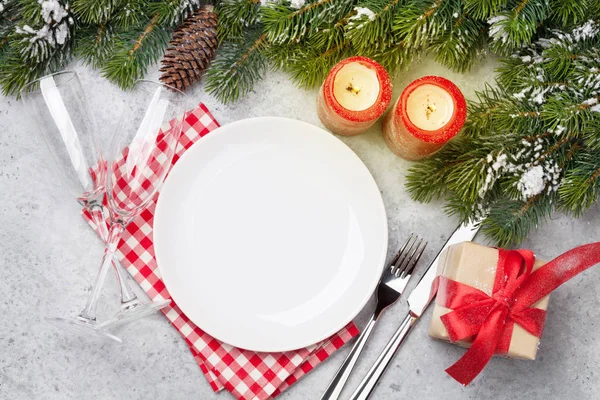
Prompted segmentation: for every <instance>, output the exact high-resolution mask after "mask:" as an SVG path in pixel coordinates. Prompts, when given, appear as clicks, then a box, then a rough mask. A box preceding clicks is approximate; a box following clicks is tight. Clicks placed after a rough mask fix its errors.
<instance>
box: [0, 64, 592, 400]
mask: <svg viewBox="0 0 600 400" xmlns="http://www.w3.org/2000/svg"><path fill="white" fill-rule="evenodd" d="M73 67H74V68H75V69H76V70H77V71H78V72H79V73H80V74H81V78H82V81H83V83H84V85H85V88H86V89H87V90H88V93H89V94H90V100H91V101H92V104H93V106H94V107H95V109H96V110H97V115H96V117H97V119H98V121H99V122H100V124H101V126H102V133H103V134H104V135H108V134H109V133H110V131H111V129H112V124H113V122H114V120H115V118H116V117H115V115H116V112H117V110H119V109H123V110H125V111H127V108H126V106H125V107H121V106H120V105H119V104H120V102H122V101H126V100H127V94H126V93H123V92H121V91H120V90H119V89H117V88H116V87H115V86H113V85H111V84H109V83H107V82H106V81H105V80H104V79H102V78H101V77H100V76H99V75H98V73H97V72H94V71H91V70H90V69H87V68H85V67H82V66H80V65H74V66H73ZM493 67H494V64H493V61H488V62H487V63H485V64H483V65H481V66H479V67H478V68H476V69H475V70H473V71H472V72H471V73H470V74H469V75H466V76H461V75H457V74H454V73H451V72H449V71H447V70H445V69H443V68H441V67H439V66H436V65H435V64H433V63H432V62H431V61H429V60H426V61H424V62H421V63H417V64H414V65H413V67H412V69H411V70H410V71H408V72H407V73H404V74H402V75H401V76H400V77H399V78H398V79H397V80H396V82H395V89H394V93H395V98H396V97H397V96H398V94H399V92H400V90H401V89H402V87H404V86H405V85H406V84H407V83H408V82H410V81H411V80H412V79H414V78H416V77H418V76H421V75H425V74H430V73H437V74H443V75H445V76H447V77H449V78H450V79H453V80H455V82H456V83H457V84H458V85H459V86H460V87H461V88H462V89H463V91H464V92H465V94H467V96H469V97H472V96H473V90H474V89H477V88H481V87H482V85H483V82H486V81H487V82H492V81H493ZM157 76H158V72H157V68H156V67H154V68H153V69H152V71H151V73H150V74H149V77H150V78H156V77H157ZM315 94H316V90H312V91H304V90H300V89H297V88H295V87H294V86H293V84H291V83H290V81H289V80H288V79H287V77H286V76H285V75H283V74H279V73H269V74H268V76H267V79H266V80H265V81H264V83H262V84H261V85H260V87H258V88H257V89H256V90H255V91H254V92H253V93H251V94H250V95H249V96H247V97H246V98H245V99H244V100H242V101H240V102H239V103H237V104H234V105H229V106H224V105H221V104H219V103H218V102H217V101H216V100H215V99H213V98H212V97H210V96H208V95H206V94H205V93H204V91H203V89H202V86H199V87H196V88H195V89H194V90H192V91H191V92H190V98H191V99H192V100H193V102H192V103H197V102H199V101H203V102H205V103H206V104H207V105H208V106H209V108H210V109H211V110H212V111H213V113H214V115H215V116H216V118H217V119H218V120H219V121H220V122H221V123H222V124H226V123H228V122H231V121H235V120H238V119H242V118H247V117H253V116H269V115H275V116H285V117H290V118H297V119H301V120H305V121H308V122H310V123H313V124H317V125H319V121H318V118H317V116H316V113H315ZM192 103H191V104H190V107H191V106H192V105H193V104H192ZM34 131H35V127H34V125H33V122H32V120H31V116H30V112H29V111H28V110H26V109H25V108H24V107H23V105H22V104H20V103H19V102H17V101H15V99H13V98H2V99H0V288H1V291H2V292H1V293H2V294H1V296H0V317H1V319H0V399H79V398H84V399H125V398H127V399H142V398H146V399H199V400H200V399H201V400H204V399H218V398H222V399H227V398H231V396H230V395H229V394H227V393H221V394H213V393H212V391H211V389H210V387H209V386H208V384H207V383H206V381H205V379H204V377H203V376H202V373H201V372H200V369H199V368H198V366H197V364H196V363H195V362H194V359H193V358H192V356H191V354H190V352H189V351H188V350H187V346H186V344H185V343H184V341H183V340H182V339H181V338H180V336H179V334H178V333H177V332H176V331H175V330H174V329H173V328H172V327H171V326H170V325H169V323H168V322H167V321H166V320H165V319H164V318H162V317H160V316H158V315H157V316H153V317H150V318H147V319H145V320H143V321H140V322H138V323H136V324H133V325H131V326H127V327H124V328H123V329H121V330H120V331H119V334H120V335H121V336H122V337H123V339H124V341H125V343H124V344H123V345H120V346H119V345H99V344H97V343H94V342H90V341H88V340H84V339H78V338H73V337H71V336H69V335H65V334H62V333H60V332H57V331H56V330H54V329H53V328H52V327H51V326H49V325H48V324H46V323H45V322H44V321H43V317H44V316H55V315H74V314H75V313H76V312H77V311H78V310H79V309H80V307H81V306H82V305H83V303H84V301H85V298H86V295H87V294H88V292H89V289H90V284H91V282H92V278H93V277H94V274H95V272H96V271H97V267H98V263H99V259H100V256H101V252H102V246H101V243H100V242H99V241H98V240H97V238H96V237H95V236H94V234H93V233H92V232H91V231H90V229H89V228H88V227H87V226H86V225H85V224H84V222H83V221H82V220H81V218H80V217H79V214H78V206H77V205H76V203H75V201H73V199H71V198H70V196H69V195H68V194H67V193H66V192H65V191H64V190H63V189H62V187H61V185H60V183H59V182H57V181H56V180H55V179H54V177H53V174H52V173H51V172H50V170H49V169H48V167H47V165H48V163H47V159H46V157H47V155H46V154H44V152H43V151H42V148H40V147H39V146H37V145H36V144H35V141H34V137H35V132H34ZM344 141H345V142H346V143H347V144H348V145H349V146H350V147H351V148H352V149H353V150H354V151H356V153H357V154H358V155H359V156H360V157H361V158H362V159H363V160H364V162H365V164H366V165H367V166H368V167H369V169H370V170H371V172H372V173H373V175H374V177H375V179H376V181H377V183H378V184H379V186H380V188H381V191H382V194H383V198H384V201H385V204H386V207H387V212H388V216H389V217H388V218H389V226H390V253H391V251H392V250H393V249H394V248H395V247H396V245H397V244H398V242H399V241H400V240H402V239H403V238H404V237H406V235H407V234H408V233H409V232H416V233H419V234H422V235H424V236H426V237H428V238H429V240H430V245H429V247H428V249H427V251H426V254H425V256H424V260H423V261H424V262H428V261H430V260H431V259H432V258H433V256H434V254H435V252H436V249H438V248H439V247H440V246H441V245H442V244H443V242H444V240H445V238H446V237H447V236H448V235H449V234H450V233H451V232H452V230H453V228H454V227H455V225H456V221H454V220H453V219H451V218H448V217H446V216H445V215H444V213H443V212H442V210H441V205H440V204H428V205H423V204H417V203H414V202H412V201H411V200H410V199H409V197H408V195H407V194H406V192H405V191H404V188H403V182H404V177H405V175H406V170H407V168H408V167H409V166H410V163H408V162H405V161H403V160H400V159H398V158H396V157H394V156H393V155H392V153H391V152H390V151H388V149H387V148H386V146H385V144H384V142H383V140H382V137H381V133H380V125H376V126H375V127H374V128H373V129H372V130H371V131H370V132H368V133H366V134H363V135H360V136H358V137H354V138H348V139H344ZM599 215H600V207H598V206H597V207H595V208H594V209H593V210H591V211H590V212H588V213H586V214H585V215H584V216H583V217H582V218H581V219H579V220H574V219H571V218H568V217H565V216H563V215H561V214H557V215H554V216H553V218H552V220H551V221H550V222H549V223H548V224H546V225H543V226H540V227H539V229H538V230H537V231H536V232H534V233H533V234H532V235H531V236H530V238H529V239H528V240H527V241H526V242H525V243H524V246H525V247H528V248H531V249H533V250H535V251H536V252H537V253H538V255H539V256H540V257H543V258H551V257H554V256H556V255H558V254H560V253H561V252H562V251H565V250H567V249H569V248H572V247H574V246H576V245H579V244H583V243H586V242H590V241H598V240H600V228H599V227H598V216H599ZM477 240H478V241H483V240H484V239H482V238H478V239H477ZM598 282H600V268H599V267H596V268H594V269H592V270H589V271H587V272H586V273H584V274H582V275H580V276H578V277H576V278H575V279H573V280H572V281H570V282H569V283H568V284H566V285H565V286H564V287H561V288H560V289H559V290H557V291H556V292H555V293H554V294H553V296H552V299H551V303H550V309H549V311H550V312H549V316H548V320H547V326H546V330H545V333H544V338H543V340H542V343H541V346H540V351H539V353H538V354H539V357H538V360H536V361H534V362H527V361H513V360H506V359H493V360H492V361H491V362H490V364H489V366H488V367H487V369H486V370H485V371H484V373H483V374H482V375H481V376H480V377H478V378H477V379H476V380H475V381H474V382H473V384H472V385H470V386H469V387H467V388H464V387H462V386H460V385H459V384H457V383H456V382H454V381H453V380H452V379H451V378H449V377H448V376H447V375H446V374H445V373H444V369H445V368H446V367H447V366H449V365H450V364H452V363H453V362H454V361H455V360H456V359H458V357H460V355H461V354H463V350H462V349H460V348H458V347H454V346H451V345H448V344H445V343H441V342H437V341H434V340H432V339H429V338H428V337H427V336H426V327H427V323H428V319H429V317H430V313H431V310H430V311H429V313H427V314H425V316H424V318H423V321H421V322H420V323H419V324H418V325H417V327H416V328H415V330H414V332H413V333H412V334H411V336H410V337H409V338H408V340H407V342H406V343H405V344H404V345H403V347H402V349H401V350H400V353H399V354H398V355H397V356H396V358H395V360H394V362H393V365H392V366H391V368H390V369H389V371H388V372H387V373H386V375H385V376H384V378H383V380H382V381H381V384H380V386H379V387H378V389H377V391H376V393H375V396H374V398H375V399H382V400H391V399H416V398H419V399H487V398H492V399H514V398H522V399H579V400H583V399H597V398H600V381H599V379H598V378H599V376H600V372H599V369H600V335H599V334H598V328H600V307H599V304H600V292H598V291H597V290H596V288H597V287H598ZM103 304H105V306H104V309H103V310H101V311H102V312H103V313H108V312H111V311H113V310H114V308H115V307H116V306H117V289H116V285H115V283H114V279H109V283H108V286H107V288H106V290H105V295H104V297H103ZM371 307H372V304H369V306H368V307H367V308H366V309H365V310H363V312H362V313H361V314H360V315H359V317H358V321H359V322H360V324H359V325H361V324H362V323H363V322H364V320H365V316H366V313H367V312H368V311H369V310H370V309H371ZM405 311H406V305H405V304H404V301H401V302H399V303H398V304H396V305H395V306H394V307H393V308H391V309H390V310H389V311H388V312H387V314H385V316H384V317H383V319H382V320H381V322H380V324H379V325H378V326H377V328H376V331H375V332H374V335H373V337H372V340H371V341H370V343H369V344H368V347H367V349H366V352H365V353H364V356H363V357H362V359H361V360H360V363H359V364H358V366H357V370H356V371H355V374H354V375H353V377H352V379H351V380H350V387H355V386H356V385H357V383H358V381H359V380H360V378H361V377H362V376H363V375H364V374H365V372H366V371H367V369H368V368H369V367H370V365H371V363H372V362H373V361H374V360H375V358H376V357H377V354H378V353H379V351H380V350H381V349H382V348H383V346H384V345H385V343H386V341H387V339H388V338H389V337H390V335H391V334H392V332H393V331H394V329H395V328H396V326H397V325H398V324H399V322H400V321H401V319H402V317H403V315H404V313H405ZM347 351H348V349H347V348H346V349H343V350H341V351H339V352H338V353H337V354H335V355H334V356H333V357H331V359H329V360H328V361H327V362H325V363H324V364H323V365H321V366H320V367H319V368H318V369H317V370H315V371H314V372H312V373H311V374H309V375H308V376H307V377H306V378H304V379H303V380H302V381H300V382H299V383H297V384H296V385H294V386H293V387H292V388H291V389H290V390H288V391H286V392H285V393H284V394H283V395H282V396H281V398H282V399H285V400H294V399H318V398H319V395H320V393H321V392H322V391H323V389H324V388H325V386H326V385H327V383H328V381H329V379H330V378H331V377H332V375H333V374H334V372H335V370H336V369H337V367H338V366H339V364H340V363H341V362H342V359H343V357H344V356H345V353H346V352H347ZM349 394H350V390H347V391H345V392H344V398H345V397H347V396H349Z"/></svg>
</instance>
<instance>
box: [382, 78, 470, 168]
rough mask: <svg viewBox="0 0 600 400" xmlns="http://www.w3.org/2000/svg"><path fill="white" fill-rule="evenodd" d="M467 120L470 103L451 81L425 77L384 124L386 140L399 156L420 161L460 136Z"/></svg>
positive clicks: (402, 97)
mask: <svg viewBox="0 0 600 400" xmlns="http://www.w3.org/2000/svg"><path fill="white" fill-rule="evenodd" d="M466 118H467V103H466V101H465V98H464V96H463V94H462V93H461V91H460V89H459V88H458V87H457V86H456V85H455V84H454V83H452V82H450V81H449V80H448V79H445V78H442V77H439V76H424V77H422V78H419V79H417V80H415V81H413V82H412V83H411V84H409V85H408V86H407V87H406V88H405V89H404V90H403V91H402V94H401V95H400V97H399V98H398V100H397V101H396V104H395V105H394V108H393V109H392V110H390V112H389V113H388V114H387V116H386V118H385V121H384V123H383V137H384V139H385V142H386V144H387V145H388V147H389V148H390V150H392V151H393V152H394V153H395V154H396V155H398V156H399V157H402V158H404V159H406V160H411V161H415V160H420V159H422V158H425V157H428V156H430V155H432V154H433V153H435V152H436V151H438V150H439V149H441V148H442V147H443V146H444V145H445V144H446V143H447V142H448V141H449V140H450V139H452V138H453V137H454V136H456V135H457V134H458V132H459V131H460V130H461V129H462V127H463V125H464V123H465V120H466Z"/></svg>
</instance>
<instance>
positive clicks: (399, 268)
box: [321, 234, 427, 400]
mask: <svg viewBox="0 0 600 400" xmlns="http://www.w3.org/2000/svg"><path fill="white" fill-rule="evenodd" d="M426 246H427V242H425V243H423V239H422V238H419V237H418V236H416V235H414V234H411V235H410V236H409V237H408V239H407V240H406V242H405V243H404V245H402V247H401V248H400V250H399V251H398V253H397V254H396V256H395V257H394V259H393V260H392V261H391V263H390V265H389V267H387V268H386V269H385V270H384V271H383V274H382V276H381V279H380V281H379V284H378V286H377V291H376V292H375V293H376V300H377V303H376V305H375V311H374V312H373V315H371V318H370V319H369V322H368V323H367V326H365V329H364V330H363V331H362V333H361V334H360V336H359V337H358V339H357V340H356V343H354V346H352V350H350V353H348V355H347V356H346V359H345V360H344V362H343V363H342V365H341V366H340V368H339V369H338V371H337V372H336V374H335V376H334V378H333V379H332V381H331V382H330V383H329V386H327V389H326V390H325V393H323V395H322V396H321V400H336V399H338V398H339V396H340V394H341V392H342V389H343V388H344V385H345V384H346V381H347V380H348V377H349V376H350V373H351V372H352V369H353V368H354V365H355V364H356V361H357V360H358V357H359V356H360V353H361V352H362V350H363V348H364V347H365V343H366V342H367V340H368V339H369V336H370V335H371V332H372V331H373V327H374V326H375V323H376V322H377V319H378V318H379V316H380V315H381V313H382V312H383V310H385V309H386V308H387V307H389V306H391V305H392V304H394V303H395V302H396V301H397V300H398V299H399V298H400V296H401V295H402V292H403V291H404V289H405V288H406V285H407V284H408V281H409V280H410V277H411V275H412V273H413V271H414V269H415V266H416V265H417V263H418V262H419V259H420V258H421V255H422V254H423V251H424V250H425V247H426Z"/></svg>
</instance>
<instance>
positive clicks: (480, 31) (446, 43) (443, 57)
mask: <svg viewBox="0 0 600 400" xmlns="http://www.w3.org/2000/svg"><path fill="white" fill-rule="evenodd" d="M454 15H456V16H454ZM454 15H453V18H454V19H455V22H454V24H453V25H452V29H451V30H446V31H445V33H444V34H442V35H439V36H438V37H437V38H436V39H434V40H433V43H432V44H431V46H430V47H429V49H428V51H429V52H431V53H433V55H434V58H435V60H436V61H438V62H439V63H441V64H444V65H446V66H448V67H450V68H451V69H453V70H455V71H458V72H465V71H467V70H469V69H470V68H471V67H472V66H473V64H474V63H475V62H476V60H477V57H478V56H479V55H480V54H481V52H482V51H483V48H484V46H485V39H486V37H485V33H486V32H487V28H486V26H485V24H484V23H483V22H481V21H477V20H474V19H471V18H469V17H467V15H466V14H462V15H458V14H454Z"/></svg>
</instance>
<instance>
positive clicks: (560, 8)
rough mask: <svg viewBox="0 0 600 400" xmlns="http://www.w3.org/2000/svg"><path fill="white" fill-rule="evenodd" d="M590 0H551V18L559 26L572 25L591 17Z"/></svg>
mask: <svg viewBox="0 0 600 400" xmlns="http://www.w3.org/2000/svg"><path fill="white" fill-rule="evenodd" d="M589 8H590V4H589V1H588V0H550V9H551V10H552V12H551V13H550V19H551V20H553V21H554V23H555V24H557V25H559V26H572V25H576V24H579V23H581V22H583V21H585V20H586V18H589V16H587V15H586V14H587V10H589Z"/></svg>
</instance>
